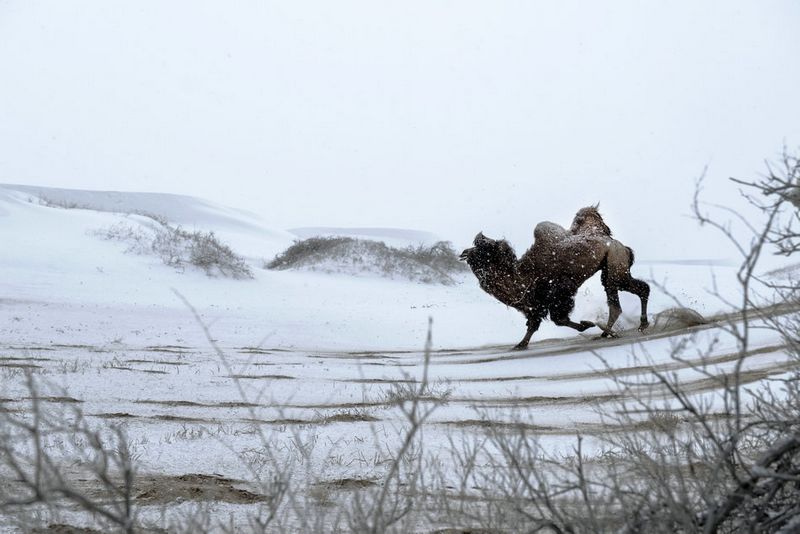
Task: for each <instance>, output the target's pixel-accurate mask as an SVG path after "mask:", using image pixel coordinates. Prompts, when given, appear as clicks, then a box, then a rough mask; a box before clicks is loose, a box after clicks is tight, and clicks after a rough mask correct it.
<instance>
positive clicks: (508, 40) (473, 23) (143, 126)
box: [0, 0, 800, 259]
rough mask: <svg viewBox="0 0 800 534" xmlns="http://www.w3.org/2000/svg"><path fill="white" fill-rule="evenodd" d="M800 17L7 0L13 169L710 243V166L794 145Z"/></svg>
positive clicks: (2, 79)
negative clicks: (701, 199)
mask: <svg viewBox="0 0 800 534" xmlns="http://www.w3.org/2000/svg"><path fill="white" fill-rule="evenodd" d="M798 27H800V2H795V1H785V2H780V1H774V2H761V1H755V0H754V1H750V2H739V1H731V0H726V1H719V2H713V1H703V2H697V1H689V2H644V1H641V2H594V1H591V2H590V1H586V2H563V1H558V2H556V1H553V2H537V1H531V0H528V1H520V2H511V1H502V0H493V1H488V0H487V1H482V2H474V1H468V0H453V1H435V0H424V1H417V0H403V1H397V2H380V1H375V0H367V1H362V2H352V1H329V0H325V1H316V2H311V1H294V0H292V1H288V0H287V1H285V2H268V1H262V0H260V1H250V2H248V1H237V2H228V1H225V2H223V1H217V2H209V1H198V0H172V1H168V0H130V1H110V0H96V1H88V0H84V1H67V0H57V1H39V0H20V1H9V0H0V182H5V183H21V184H31V185H45V186H56V187H69V188H81V189H104V190H121V191H153V192H170V193H180V194H188V195H194V196H198V197H203V198H206V199H210V200H213V201H217V202H221V203H223V204H227V205H230V206H234V207H239V208H244V209H248V210H252V211H255V212H258V213H260V214H261V215H263V216H264V217H265V218H266V219H267V220H268V221H270V222H271V223H272V224H274V225H275V226H276V227H280V228H288V227H293V226H320V225H329V226H388V227H407V228H416V229H423V230H430V231H433V232H436V233H439V234H441V235H444V236H446V237H448V238H450V239H453V240H454V241H455V242H456V244H457V245H462V244H465V243H466V242H467V241H468V240H469V239H470V238H471V236H472V235H474V234H475V233H476V232H477V231H479V230H483V231H485V232H486V233H487V234H488V235H493V236H506V237H508V238H509V239H511V240H512V242H513V243H514V244H515V245H516V246H517V248H518V249H519V248H522V247H524V246H527V245H528V244H529V243H530V241H531V231H532V228H533V226H534V224H535V223H536V222H538V221H541V220H545V219H549V220H554V221H556V222H560V223H562V224H567V223H568V222H569V220H570V218H571V216H572V214H573V213H574V212H575V210H576V209H577V208H579V207H581V206H584V205H586V204H589V203H594V202H597V201H600V202H601V208H602V211H603V212H604V213H605V214H606V215H607V219H608V220H609V222H610V224H611V225H612V228H614V229H615V230H616V233H617V235H618V236H620V237H621V238H622V239H623V240H625V241H626V242H627V243H629V244H631V245H632V246H633V247H634V248H636V249H637V252H641V251H644V255H645V256H646V257H649V258H652V259H655V258H657V257H678V256H692V255H694V256H697V255H701V256H703V255H705V256H714V255H715V254H714V252H715V251H714V250H712V249H710V248H709V246H708V243H709V242H710V241H709V242H707V241H704V240H703V239H702V238H701V237H699V234H697V233H696V232H694V227H693V223H691V222H690V221H689V220H688V219H687V218H686V217H685V215H686V214H687V213H688V204H689V202H690V200H691V193H692V189H693V184H694V180H695V178H696V177H697V176H698V175H699V174H700V173H701V172H702V170H703V168H704V166H706V165H708V166H709V171H708V180H709V185H708V189H709V194H710V196H712V197H713V200H724V201H726V202H727V201H731V200H732V199H735V198H736V194H735V191H734V190H733V189H732V188H731V187H730V186H729V185H727V184H725V183H724V182H725V179H726V178H727V177H728V176H732V175H733V176H739V177H750V176H755V175H757V173H759V172H761V171H762V170H763V161H764V159H765V158H771V157H774V156H775V155H776V154H777V153H778V152H779V151H780V149H781V147H782V145H783V143H784V142H785V143H787V144H788V145H789V146H790V147H800V97H798V94H800V32H799V31H798V30H797V29H798ZM687 232H688V234H687ZM687 236H688V239H687ZM677 247H679V248H680V250H676V248H677Z"/></svg>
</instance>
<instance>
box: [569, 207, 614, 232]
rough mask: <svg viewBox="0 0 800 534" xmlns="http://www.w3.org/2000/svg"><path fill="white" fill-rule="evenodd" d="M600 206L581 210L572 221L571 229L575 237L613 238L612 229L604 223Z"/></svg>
mask: <svg viewBox="0 0 800 534" xmlns="http://www.w3.org/2000/svg"><path fill="white" fill-rule="evenodd" d="M598 208H599V204H598V205H596V206H589V207H587V208H581V209H579V210H578V213H576V214H575V218H574V219H572V226H570V227H569V231H570V233H572V234H573V235H604V236H608V237H611V228H609V227H608V225H606V223H605V221H603V217H602V216H601V215H600V212H599V211H598Z"/></svg>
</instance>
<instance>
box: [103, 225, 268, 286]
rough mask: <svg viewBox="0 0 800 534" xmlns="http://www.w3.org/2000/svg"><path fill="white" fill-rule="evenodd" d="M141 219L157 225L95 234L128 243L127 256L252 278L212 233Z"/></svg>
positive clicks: (111, 228) (113, 228) (112, 228)
mask: <svg viewBox="0 0 800 534" xmlns="http://www.w3.org/2000/svg"><path fill="white" fill-rule="evenodd" d="M142 216H144V217H147V218H149V219H152V220H153V221H154V222H155V223H156V224H154V225H153V226H151V227H149V228H148V227H142V226H138V225H137V226H135V225H132V224H130V223H127V222H124V221H120V222H118V223H115V224H113V225H111V226H109V227H108V228H105V229H102V230H99V231H97V232H96V234H97V235H99V236H100V237H102V238H103V239H108V240H113V241H121V242H123V243H127V244H128V248H127V250H126V252H132V253H135V254H155V255H156V256H158V257H159V258H160V259H161V261H162V262H163V263H164V264H165V265H169V266H170V267H174V268H177V269H183V268H185V266H187V265H191V266H194V267H198V268H200V269H203V270H204V271H205V272H206V274H208V275H209V276H215V275H219V276H224V277H229V278H237V279H242V278H253V272H252V271H251V270H250V267H249V266H248V265H247V263H246V262H245V260H244V258H242V257H241V256H239V255H238V254H236V253H235V252H234V251H233V250H232V249H231V248H230V247H229V246H228V245H226V244H225V243H223V242H222V241H220V240H219V238H218V237H217V236H216V235H215V234H214V232H202V231H199V230H195V231H192V232H190V231H188V230H184V229H183V228H182V227H180V226H172V225H171V224H169V223H168V222H167V221H166V220H165V219H164V218H163V217H160V216H158V215H153V214H142Z"/></svg>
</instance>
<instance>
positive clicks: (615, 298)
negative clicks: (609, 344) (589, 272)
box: [600, 283, 622, 337]
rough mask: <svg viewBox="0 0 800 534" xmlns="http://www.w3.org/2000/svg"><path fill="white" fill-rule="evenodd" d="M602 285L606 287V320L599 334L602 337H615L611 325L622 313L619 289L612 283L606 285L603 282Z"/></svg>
mask: <svg viewBox="0 0 800 534" xmlns="http://www.w3.org/2000/svg"><path fill="white" fill-rule="evenodd" d="M603 285H604V286H605V288H606V300H607V302H608V322H607V323H606V327H605V328H604V329H603V333H602V334H600V335H601V336H602V337H616V334H614V331H613V330H612V327H613V326H614V323H616V322H617V319H619V316H620V315H621V314H622V305H621V304H620V303H619V291H618V290H617V288H616V287H615V286H613V285H606V284H605V283H603Z"/></svg>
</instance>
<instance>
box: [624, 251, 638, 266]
mask: <svg viewBox="0 0 800 534" xmlns="http://www.w3.org/2000/svg"><path fill="white" fill-rule="evenodd" d="M625 248H627V249H628V255H629V260H628V262H629V263H628V267H632V266H633V262H634V261H636V256H635V255H634V254H633V249H632V248H631V247H625Z"/></svg>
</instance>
